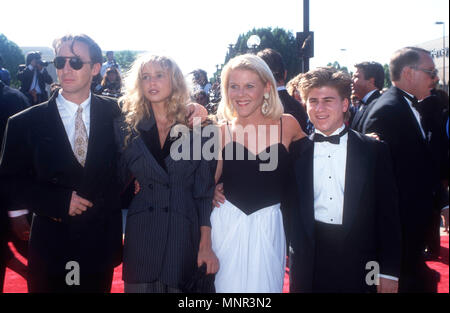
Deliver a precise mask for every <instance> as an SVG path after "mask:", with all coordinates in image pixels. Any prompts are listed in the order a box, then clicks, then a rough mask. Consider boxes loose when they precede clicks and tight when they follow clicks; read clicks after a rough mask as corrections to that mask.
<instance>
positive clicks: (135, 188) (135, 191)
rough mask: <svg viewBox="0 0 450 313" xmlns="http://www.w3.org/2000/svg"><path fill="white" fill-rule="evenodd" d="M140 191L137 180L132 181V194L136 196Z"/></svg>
mask: <svg viewBox="0 0 450 313" xmlns="http://www.w3.org/2000/svg"><path fill="white" fill-rule="evenodd" d="M139 191H141V185H139V182H138V181H137V179H135V180H134V194H135V195H137V194H138V193H139Z"/></svg>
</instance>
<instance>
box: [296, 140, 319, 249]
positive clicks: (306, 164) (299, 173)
mask: <svg viewBox="0 0 450 313" xmlns="http://www.w3.org/2000/svg"><path fill="white" fill-rule="evenodd" d="M310 138H311V137H310ZM300 153H301V155H300V157H298V158H297V160H296V173H295V176H296V181H297V190H298V194H299V201H300V205H299V207H300V218H301V220H302V222H303V227H304V229H305V232H306V233H307V236H308V238H309V239H310V240H311V241H314V143H313V142H312V141H310V144H309V145H307V146H306V145H305V149H304V150H303V151H301V152H300Z"/></svg>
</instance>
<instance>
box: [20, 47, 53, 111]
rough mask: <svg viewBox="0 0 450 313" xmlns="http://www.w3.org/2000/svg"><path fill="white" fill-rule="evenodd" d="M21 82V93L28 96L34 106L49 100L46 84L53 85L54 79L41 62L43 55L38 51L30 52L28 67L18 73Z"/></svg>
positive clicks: (27, 59)
mask: <svg viewBox="0 0 450 313" xmlns="http://www.w3.org/2000/svg"><path fill="white" fill-rule="evenodd" d="M17 79H18V80H20V83H21V86H20V91H21V92H22V93H23V94H24V95H26V96H27V97H28V99H29V101H30V103H31V104H32V105H35V104H38V103H42V102H44V101H47V100H48V94H47V90H45V87H46V84H49V85H50V84H51V83H53V78H52V77H51V76H50V74H49V73H48V72H47V69H46V68H45V66H44V62H42V60H41V53H40V52H38V51H33V52H29V53H28V54H27V57H26V67H25V68H24V69H23V70H21V71H19V73H17Z"/></svg>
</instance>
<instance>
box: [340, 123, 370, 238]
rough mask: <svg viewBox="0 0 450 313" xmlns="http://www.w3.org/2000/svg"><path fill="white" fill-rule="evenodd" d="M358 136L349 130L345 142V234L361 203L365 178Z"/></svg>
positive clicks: (362, 147) (365, 166)
mask: <svg viewBox="0 0 450 313" xmlns="http://www.w3.org/2000/svg"><path fill="white" fill-rule="evenodd" d="M357 136H358V135H357V134H356V133H355V132H354V131H352V130H349V132H348V140H347V161H346V165H345V187H344V208H343V209H344V211H343V212H344V215H343V226H344V231H345V233H348V231H349V230H350V229H351V226H352V223H353V222H354V219H355V216H356V215H357V213H358V209H359V204H360V202H361V199H360V198H361V191H362V188H363V187H364V179H365V178H367V175H366V171H367V160H368V159H367V157H365V155H366V153H367V152H366V151H365V149H364V146H363V145H362V144H361V143H362V142H361V141H360V140H359V138H358V137H357Z"/></svg>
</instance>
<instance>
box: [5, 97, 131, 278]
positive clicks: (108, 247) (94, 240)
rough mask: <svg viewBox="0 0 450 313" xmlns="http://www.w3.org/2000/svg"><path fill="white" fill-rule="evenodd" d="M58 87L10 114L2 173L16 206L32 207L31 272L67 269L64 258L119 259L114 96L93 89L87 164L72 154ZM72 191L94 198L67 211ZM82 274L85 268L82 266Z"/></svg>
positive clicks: (107, 265)
mask: <svg viewBox="0 0 450 313" xmlns="http://www.w3.org/2000/svg"><path fill="white" fill-rule="evenodd" d="M57 94H58V93H57V92H56V93H55V95H54V96H53V97H52V98H51V99H50V100H49V101H48V102H44V103H42V104H40V105H37V106H34V107H31V108H29V109H27V110H25V111H23V112H21V113H20V114H17V115H15V116H14V117H12V118H10V119H9V120H8V125H7V129H6V133H5V141H4V145H3V149H2V155H1V163H0V175H1V177H2V179H3V180H4V181H7V182H8V194H9V196H10V197H9V198H10V200H11V206H12V208H14V209H21V208H24V209H29V210H31V211H32V212H33V213H34V218H33V224H32V229H31V237H30V245H29V250H28V261H29V269H30V276H31V277H33V275H40V276H41V277H42V276H46V275H47V276H51V275H65V274H66V273H67V272H68V271H67V270H66V269H65V266H66V263H67V262H68V261H76V262H78V263H79V265H80V269H81V271H82V272H81V273H96V272H103V271H106V270H107V269H112V268H113V267H114V266H116V265H118V264H119V263H120V261H121V247H122V221H121V207H120V201H119V198H118V197H119V191H120V190H119V183H118V180H117V169H116V166H117V162H116V158H117V156H116V148H115V142H114V129H113V119H114V118H115V117H116V116H117V115H118V114H119V109H118V106H117V103H116V102H115V101H113V100H111V99H106V98H103V97H99V96H96V95H92V98H91V109H90V114H91V115H90V135H89V142H88V152H87V158H86V164H85V167H84V168H83V167H82V166H81V165H80V164H79V163H78V162H77V159H76V158H75V156H74V154H73V152H72V148H71V145H70V142H69V139H68V138H67V135H66V132H65V129H64V125H63V123H62V120H61V118H60V116H59V112H58V109H57V105H56V101H55V98H56V96H57ZM72 191H76V192H77V193H78V194H79V195H80V196H82V197H84V198H86V199H88V200H90V201H91V202H92V203H93V204H94V206H93V207H91V208H89V209H88V210H87V211H86V212H84V213H83V214H82V215H78V216H75V217H71V216H69V215H68V212H69V203H70V200H71V196H72ZM82 275H83V274H82Z"/></svg>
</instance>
